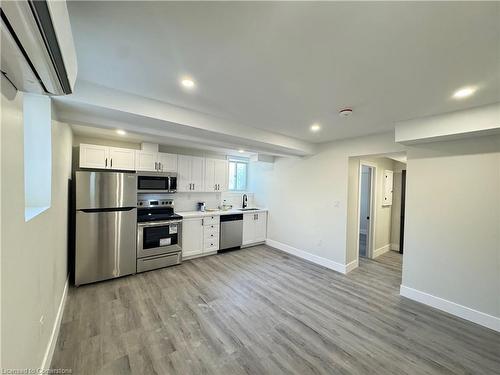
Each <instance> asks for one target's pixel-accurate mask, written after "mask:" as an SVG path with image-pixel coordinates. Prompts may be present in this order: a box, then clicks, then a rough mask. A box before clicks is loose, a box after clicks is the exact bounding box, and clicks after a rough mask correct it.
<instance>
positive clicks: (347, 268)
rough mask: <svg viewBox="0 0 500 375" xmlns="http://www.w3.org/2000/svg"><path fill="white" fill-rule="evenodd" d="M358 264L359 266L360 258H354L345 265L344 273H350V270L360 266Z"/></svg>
mask: <svg viewBox="0 0 500 375" xmlns="http://www.w3.org/2000/svg"><path fill="white" fill-rule="evenodd" d="M358 266H359V259H355V260H353V261H352V262H350V263H347V264H346V265H345V272H344V273H349V272H351V271H352V270H353V269H356V268H358Z"/></svg>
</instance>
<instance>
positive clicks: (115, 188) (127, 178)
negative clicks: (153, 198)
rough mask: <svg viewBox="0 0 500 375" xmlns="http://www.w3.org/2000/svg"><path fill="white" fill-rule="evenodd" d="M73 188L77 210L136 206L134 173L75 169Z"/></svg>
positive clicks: (135, 177)
mask: <svg viewBox="0 0 500 375" xmlns="http://www.w3.org/2000/svg"><path fill="white" fill-rule="evenodd" d="M75 189H76V191H75V194H76V209H77V210H81V209H94V208H116V207H136V206H137V176H136V174H135V173H121V172H87V171H77V172H76V173H75Z"/></svg>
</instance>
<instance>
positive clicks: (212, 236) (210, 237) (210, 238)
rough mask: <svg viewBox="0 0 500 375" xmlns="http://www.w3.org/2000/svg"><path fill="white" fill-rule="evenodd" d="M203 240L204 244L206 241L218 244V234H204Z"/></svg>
mask: <svg viewBox="0 0 500 375" xmlns="http://www.w3.org/2000/svg"><path fill="white" fill-rule="evenodd" d="M204 239H205V242H207V241H217V242H219V232H205V236H204Z"/></svg>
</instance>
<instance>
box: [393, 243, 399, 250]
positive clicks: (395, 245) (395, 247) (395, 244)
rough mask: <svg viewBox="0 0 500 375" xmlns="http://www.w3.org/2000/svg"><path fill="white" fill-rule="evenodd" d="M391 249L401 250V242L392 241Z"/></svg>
mask: <svg viewBox="0 0 500 375" xmlns="http://www.w3.org/2000/svg"><path fill="white" fill-rule="evenodd" d="M391 250H394V251H399V244H398V243H391Z"/></svg>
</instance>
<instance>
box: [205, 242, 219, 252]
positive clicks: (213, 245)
mask: <svg viewBox="0 0 500 375" xmlns="http://www.w3.org/2000/svg"><path fill="white" fill-rule="evenodd" d="M217 250H219V239H217V240H216V241H215V240H205V244H204V246H203V251H204V252H209V251H217Z"/></svg>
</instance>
